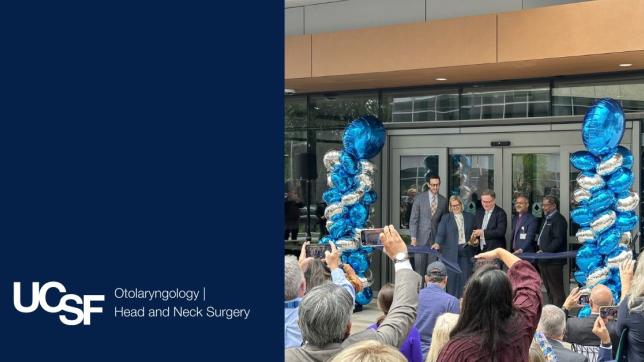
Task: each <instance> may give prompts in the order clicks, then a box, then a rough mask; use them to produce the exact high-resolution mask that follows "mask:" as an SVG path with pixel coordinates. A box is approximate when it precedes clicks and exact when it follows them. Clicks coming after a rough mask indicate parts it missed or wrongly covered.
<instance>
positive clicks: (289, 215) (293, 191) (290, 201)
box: [284, 96, 307, 239]
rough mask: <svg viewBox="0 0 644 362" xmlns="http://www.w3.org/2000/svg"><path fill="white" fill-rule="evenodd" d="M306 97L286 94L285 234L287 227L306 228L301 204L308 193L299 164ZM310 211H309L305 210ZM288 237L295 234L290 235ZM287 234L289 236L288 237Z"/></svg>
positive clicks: (305, 120)
mask: <svg viewBox="0 0 644 362" xmlns="http://www.w3.org/2000/svg"><path fill="white" fill-rule="evenodd" d="M306 114H307V111H306V97H302V96H296V97H285V98H284V128H285V131H284V192H285V194H284V208H285V211H286V215H285V234H286V230H296V231H295V236H296V237H299V236H300V233H302V232H304V231H305V229H304V228H305V227H306V226H305V225H302V223H301V213H299V215H298V210H301V209H300V208H299V206H301V205H302V202H303V199H304V194H303V192H302V191H303V190H302V185H301V182H300V180H299V179H298V174H299V173H300V170H299V167H300V165H298V161H297V160H298V158H299V157H301V156H299V155H301V154H303V153H306V144H307V137H306V127H307V119H306ZM304 215H306V213H305V214H304ZM288 237H292V235H289V236H288ZM286 238H287V237H286V236H285V239H286Z"/></svg>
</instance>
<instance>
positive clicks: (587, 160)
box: [570, 151, 599, 171]
mask: <svg viewBox="0 0 644 362" xmlns="http://www.w3.org/2000/svg"><path fill="white" fill-rule="evenodd" d="M570 163H571V164H572V165H573V166H575V168H577V169H579V170H582V171H595V167H597V163H599V160H598V159H597V157H595V156H593V154H592V153H590V152H588V151H577V152H575V153H572V154H571V155H570Z"/></svg>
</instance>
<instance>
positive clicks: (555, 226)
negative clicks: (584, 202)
mask: <svg viewBox="0 0 644 362" xmlns="http://www.w3.org/2000/svg"><path fill="white" fill-rule="evenodd" d="M541 208H542V209H543V215H544V218H543V225H542V226H541V232H539V237H538V238H537V244H538V246H539V250H540V251H543V252H548V253H560V252H564V251H566V246H567V243H566V230H568V222H567V221H566V219H565V218H564V217H563V216H562V215H561V213H559V211H557V200H556V199H555V198H554V197H553V196H544V198H543V202H542V203H541ZM564 264H566V259H546V260H541V261H539V271H540V272H541V279H542V280H543V284H544V286H545V287H546V291H547V292H548V299H549V300H550V303H552V304H554V305H563V302H564V289H563V278H564V277H563V266H564Z"/></svg>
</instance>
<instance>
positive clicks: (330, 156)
mask: <svg viewBox="0 0 644 362" xmlns="http://www.w3.org/2000/svg"><path fill="white" fill-rule="evenodd" d="M340 155H342V152H341V151H338V150H330V151H329V152H327V153H325V154H324V158H323V159H322V161H323V162H324V167H325V168H326V170H327V171H328V172H331V170H332V169H333V167H335V165H337V164H338V163H339V162H340Z"/></svg>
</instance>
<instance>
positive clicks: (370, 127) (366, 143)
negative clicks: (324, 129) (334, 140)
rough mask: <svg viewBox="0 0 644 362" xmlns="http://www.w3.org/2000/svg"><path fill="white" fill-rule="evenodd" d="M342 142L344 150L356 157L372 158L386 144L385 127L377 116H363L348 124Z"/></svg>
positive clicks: (361, 158)
mask: <svg viewBox="0 0 644 362" xmlns="http://www.w3.org/2000/svg"><path fill="white" fill-rule="evenodd" d="M342 142H343V143H344V150H345V151H346V152H348V153H349V154H350V155H352V156H354V157H355V158H356V159H358V160H364V159H370V158H372V157H374V156H376V155H377V154H378V152H380V150H381V149H382V146H384V144H385V127H384V126H383V125H382V122H380V121H379V120H378V119H376V118H375V117H372V116H363V117H361V118H358V119H356V120H354V121H353V122H351V124H349V125H348V126H347V128H346V129H345V130H344V136H343V138H342Z"/></svg>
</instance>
